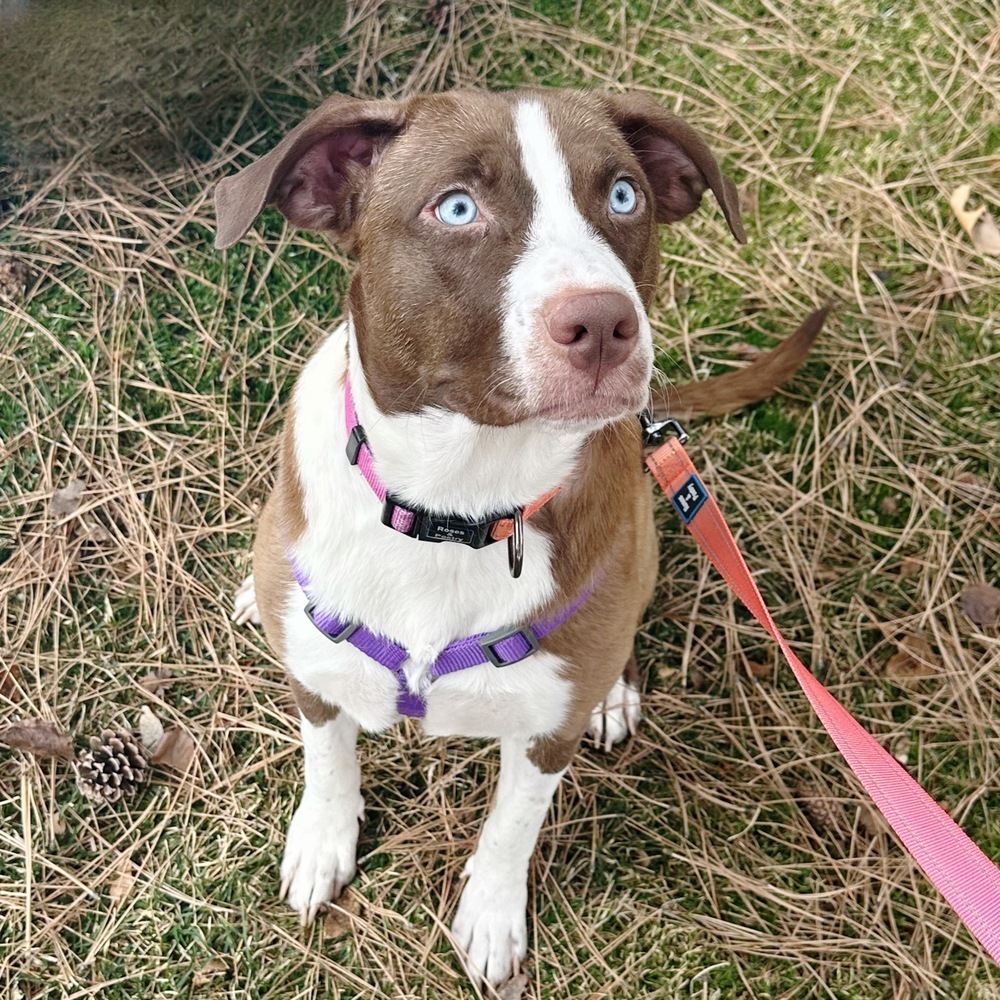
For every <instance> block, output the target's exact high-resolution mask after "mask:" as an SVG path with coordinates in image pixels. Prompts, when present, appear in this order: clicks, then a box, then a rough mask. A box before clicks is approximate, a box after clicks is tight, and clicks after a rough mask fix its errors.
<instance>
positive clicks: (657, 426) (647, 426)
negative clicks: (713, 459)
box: [639, 408, 689, 448]
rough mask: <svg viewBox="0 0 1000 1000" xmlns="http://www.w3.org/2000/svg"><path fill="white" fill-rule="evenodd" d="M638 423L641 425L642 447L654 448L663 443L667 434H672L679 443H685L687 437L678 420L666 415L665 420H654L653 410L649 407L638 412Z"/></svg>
mask: <svg viewBox="0 0 1000 1000" xmlns="http://www.w3.org/2000/svg"><path fill="white" fill-rule="evenodd" d="M639 425H640V426H641V427H642V445H643V447H644V448H656V447H658V446H659V445H661V444H663V441H664V438H666V436H667V435H668V434H673V435H674V437H676V438H677V440H678V441H679V442H680V443H681V444H687V443H688V440H689V437H688V433H687V431H686V430H684V428H683V426H681V422H680V421H679V420H674V419H673V417H667V419H666V420H654V419H653V411H652V410H650V409H649V408H647V409H645V410H643V411H642V413H640V414H639Z"/></svg>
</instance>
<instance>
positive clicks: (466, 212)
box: [434, 191, 479, 226]
mask: <svg viewBox="0 0 1000 1000" xmlns="http://www.w3.org/2000/svg"><path fill="white" fill-rule="evenodd" d="M434 214H435V215H436V216H437V217H438V219H439V220H440V221H441V222H443V223H444V224H445V225H446V226H467V225H468V224H469V223H470V222H475V221H476V218H477V217H478V215H479V208H478V206H477V205H476V203H475V202H474V201H473V200H472V198H471V197H470V196H469V195H467V194H466V193H465V192H464V191H452V193H451V194H447V195H445V196H444V197H443V198H442V199H441V201H439V202H438V206H437V208H435V209H434Z"/></svg>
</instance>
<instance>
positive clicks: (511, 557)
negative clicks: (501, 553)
mask: <svg viewBox="0 0 1000 1000" xmlns="http://www.w3.org/2000/svg"><path fill="white" fill-rule="evenodd" d="M513 520H514V530H513V531H511V533H510V534H509V535H508V536H507V567H508V569H510V575H511V576H512V577H514V579H515V580H516V579H517V578H518V577H519V576H520V575H521V567H522V566H523V565H524V514H523V513H522V511H521V508H520V507H518V508H517V510H515V511H514V518H513Z"/></svg>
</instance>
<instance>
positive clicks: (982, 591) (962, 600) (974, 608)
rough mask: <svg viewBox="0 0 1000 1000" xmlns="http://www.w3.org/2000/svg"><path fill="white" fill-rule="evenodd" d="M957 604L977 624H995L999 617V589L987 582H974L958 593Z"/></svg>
mask: <svg viewBox="0 0 1000 1000" xmlns="http://www.w3.org/2000/svg"><path fill="white" fill-rule="evenodd" d="M958 606H959V607H960V608H961V609H962V613H963V614H964V615H965V616H966V618H968V619H970V620H971V621H973V622H975V623H976V624H977V625H985V626H992V625H996V623H997V619H998V618H1000V590H997V588H996V587H991V586H990V585H989V584H988V583H974V584H972V586H971V587H966V588H965V590H963V591H962V593H961V594H960V595H959V598H958Z"/></svg>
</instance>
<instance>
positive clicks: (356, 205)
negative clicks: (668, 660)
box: [215, 90, 822, 985]
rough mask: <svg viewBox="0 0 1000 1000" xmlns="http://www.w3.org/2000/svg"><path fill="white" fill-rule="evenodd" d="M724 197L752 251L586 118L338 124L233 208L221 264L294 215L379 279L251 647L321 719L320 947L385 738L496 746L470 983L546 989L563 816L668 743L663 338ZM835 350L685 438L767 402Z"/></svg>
mask: <svg viewBox="0 0 1000 1000" xmlns="http://www.w3.org/2000/svg"><path fill="white" fill-rule="evenodd" d="M709 189H710V190H711V191H712V192H713V194H714V196H715V199H716V201H717V203H718V205H719V207H720V209H721V211H722V215H723V217H724V218H725V221H726V223H727V225H728V228H729V230H730V231H731V233H732V235H733V236H734V237H735V238H736V239H737V240H739V241H740V242H743V241H744V239H745V237H744V230H743V226H742V223H741V221H740V214H739V207H738V203H737V192H736V188H735V187H734V185H733V184H732V182H731V181H730V180H729V179H728V178H727V177H725V176H723V174H722V173H721V172H720V170H719V167H718V165H717V163H716V161H715V158H714V157H713V155H712V153H711V152H710V150H709V148H708V146H707V145H706V144H705V142H704V141H703V139H702V138H701V137H700V136H699V135H698V133H697V132H696V131H695V130H694V129H693V128H691V127H690V126H689V125H687V124H686V123H684V122H683V121H681V120H680V119H679V118H677V117H675V116H674V115H672V114H670V113H668V112H667V111H665V110H663V109H662V108H661V107H660V106H659V105H658V104H657V103H656V102H655V101H653V100H652V99H650V98H648V97H645V96H639V95H609V94H602V93H597V92H573V91H561V90H559V91H538V92H535V91H527V92H509V93H490V92H471V91H470V92H450V93H443V94H436V95H430V96H415V97H410V98H407V99H404V100H399V101H392V100H361V99H354V98H351V97H347V96H333V97H330V98H329V99H328V100H327V101H326V102H325V103H323V104H322V105H321V106H320V107H318V108H317V109H316V110H314V111H313V112H312V113H311V114H309V115H308V116H307V117H306V118H305V120H304V121H302V122H301V123H300V124H299V125H298V126H297V127H295V128H294V129H293V130H292V131H291V132H290V133H289V134H288V135H287V136H285V138H283V139H282V140H281V141H280V142H279V143H278V145H277V146H276V147H275V148H274V149H273V150H271V151H270V152H269V153H267V154H266V155H264V156H262V157H261V158H260V159H258V160H256V161H255V162H253V163H251V164H250V165H249V166H247V167H245V168H244V169H243V170H241V171H240V172H239V173H237V174H235V175H233V176H230V177H227V178H225V179H223V180H222V181H220V183H219V184H218V186H217V188H216V194H215V201H216V212H217V239H216V245H217V246H218V247H220V248H225V247H229V246H232V245H233V244H234V243H236V242H237V241H238V240H240V239H241V238H242V237H244V236H245V235H246V233H247V232H248V231H249V229H250V228H251V226H252V225H253V224H254V221H255V219H256V218H257V216H258V215H259V214H260V212H261V211H262V210H263V209H264V208H265V206H267V205H274V206H276V207H277V208H278V210H279V211H280V212H282V213H283V214H284V216H285V218H286V219H287V220H288V221H289V222H290V223H291V224H292V225H294V226H297V227H301V228H305V229H311V230H318V231H321V232H323V233H325V234H327V235H328V236H329V237H330V238H332V239H333V240H334V241H335V242H336V243H337V244H338V245H339V246H340V247H342V248H343V249H344V250H345V251H347V252H348V253H350V254H351V255H352V256H353V257H354V258H355V259H356V260H357V270H356V273H355V274H354V276H353V279H352V281H351V285H350V291H349V294H348V310H347V317H346V319H345V320H344V322H343V323H342V324H341V325H340V326H339V327H338V328H337V329H336V330H335V331H334V332H332V333H331V334H330V335H329V336H328V338H327V339H326V340H325V341H324V342H323V343H322V344H321V346H320V347H319V348H318V350H317V351H316V353H315V354H314V355H313V357H312V358H311V360H310V361H309V362H308V364H307V365H306V367H305V368H304V370H303V371H302V373H301V376H300V377H299V379H298V382H297V384H296V387H295V390H294V393H293V397H292V400H291V406H290V410H289V412H288V416H287V420H286V424H285V429H284V436H283V439H282V444H281V454H280V465H279V470H278V475H277V481H276V483H275V486H274V489H273V491H272V492H271V494H270V497H269V499H268V500H267V503H266V505H265V506H264V508H263V510H262V512H261V515H260V519H259V525H258V530H257V539H256V544H255V547H254V555H253V559H254V563H253V570H254V572H253V575H252V576H251V577H250V578H248V580H247V581H246V582H245V584H244V585H243V587H242V588H241V589H240V591H239V593H238V595H237V606H236V615H235V617H236V618H237V620H240V621H246V620H254V621H260V622H262V623H263V625H264V629H265V632H266V634H267V637H268V640H269V642H270V643H271V645H272V646H273V648H274V650H275V652H276V654H277V656H278V657H280V659H281V661H282V663H283V664H284V665H285V667H286V669H287V673H288V677H289V680H290V683H291V687H292V690H293V693H294V695H295V698H296V701H297V704H298V707H299V710H300V716H301V736H302V745H303V750H304V755H305V787H304V791H303V794H302V799H301V803H300V804H299V806H298V809H297V811H296V812H295V814H294V817H293V819H292V822H291V826H290V828H289V831H288V838H287V845H286V849H285V854H284V859H283V861H282V866H281V895H282V896H283V897H285V898H287V900H288V902H289V903H290V904H291V906H292V907H293V908H294V909H295V910H297V911H298V913H299V914H300V917H301V920H302V922H303V923H304V924H305V923H308V922H309V921H311V920H312V919H313V918H314V917H315V915H316V913H317V911H318V910H319V908H320V907H321V906H323V904H325V903H327V902H329V901H331V900H334V899H336V898H337V896H338V894H339V893H340V892H341V890H342V889H343V888H344V886H345V885H347V883H349V882H350V881H351V879H352V877H353V876H354V873H355V862H356V848H357V840H358V827H359V822H360V820H361V817H362V810H363V803H362V797H361V791H360V770H359V766H358V763H357V760H356V756H355V741H356V737H357V733H358V729H359V727H361V728H364V729H365V730H367V731H370V732H378V731H382V730H385V729H387V728H388V727H390V726H392V725H394V724H396V723H397V722H399V721H400V719H401V718H402V717H404V716H409V717H413V718H416V719H418V720H419V721H420V724H421V726H422V728H423V732H424V733H426V734H428V735H433V736H445V735H463V736H471V737H485V738H494V739H499V741H500V758H501V770H500V777H499V783H498V787H497V790H496V796H495V801H494V803H493V808H492V811H491V812H490V815H489V817H488V819H487V820H486V822H485V825H484V826H483V828H482V831H481V834H480V837H479V841H478V845H477V847H476V850H475V853H474V854H473V855H472V857H470V858H469V860H468V863H467V865H466V869H465V874H466V877H467V881H466V883H465V886H464V890H463V892H462V895H461V899H460V902H459V904H458V909H457V912H456V915H455V917H454V922H453V925H452V930H453V937H454V941H455V943H456V945H457V947H458V949H459V950H460V952H461V954H462V957H463V959H464V962H465V964H466V968H467V969H468V971H469V974H470V976H471V977H472V979H473V980H474V981H480V982H481V981H486V982H488V983H490V984H493V985H496V984H498V983H501V982H502V981H504V980H505V979H507V978H508V977H509V976H511V975H512V973H515V972H516V971H517V970H518V968H519V964H520V962H521V961H522V960H523V959H524V957H525V954H526V947H527V929H526V918H525V909H526V903H527V874H528V866H529V862H530V859H531V856H532V852H533V850H534V846H535V843H536V840H537V837H538V833H539V830H540V828H541V825H542V822H543V820H544V817H545V815H546V813H547V811H548V808H549V805H550V802H551V800H552V796H553V794H554V792H555V790H556V788H557V786H558V785H559V782H560V780H561V778H562V776H563V774H564V772H565V771H566V768H567V766H568V765H569V763H570V761H571V759H572V757H573V755H574V754H575V753H576V751H577V748H578V747H579V746H580V743H581V740H582V738H583V736H584V735H585V734H586V733H588V732H589V733H590V734H591V735H592V736H593V737H594V738H595V739H597V740H598V741H599V742H600V743H602V744H605V745H609V746H610V744H612V743H614V742H617V741H619V740H621V739H623V738H625V737H626V736H627V735H628V734H629V733H631V732H633V731H634V729H635V726H636V724H637V723H638V721H639V717H640V698H639V682H638V677H637V670H636V661H635V657H634V654H633V640H634V636H635V632H636V629H637V627H638V625H639V623H640V621H641V618H642V616H643V613H644V611H645V608H646V606H647V604H648V602H649V600H650V598H651V596H652V593H653V588H654V585H655V582H656V578H657V554H658V548H657V536H656V531H655V528H654V522H653V500H652V493H651V489H650V486H649V482H648V478H647V477H644V475H643V472H642V463H641V459H642V449H643V438H642V434H641V430H640V422H639V420H638V419H637V414H639V413H640V412H641V411H643V410H644V408H646V407H647V404H648V403H649V401H650V388H649V386H650V378H651V374H652V370H653V342H652V337H651V332H650V325H649V321H648V319H647V315H646V310H647V307H648V305H649V303H650V300H651V298H652V296H653V293H654V289H655V286H656V280H657V272H658V267H659V249H658V237H657V233H658V227H659V225H660V224H661V223H672V222H676V221H678V220H680V219H682V218H684V217H685V216H687V215H689V214H690V213H691V212H693V211H694V210H695V209H696V208H697V207H698V205H699V203H700V201H701V198H702V195H703V193H704V192H705V191H707V190H709ZM821 325H822V316H820V315H819V314H813V316H812V317H810V319H809V320H808V321H807V322H806V324H804V325H803V327H802V328H800V330H799V331H797V332H796V333H795V334H793V335H792V337H791V338H789V339H788V340H786V341H785V342H784V343H783V344H781V345H779V346H778V347H777V348H775V349H774V350H773V351H771V352H769V354H767V355H765V356H764V357H763V358H761V359H760V360H759V361H757V362H755V363H754V364H753V365H751V366H749V367H748V368H746V369H741V370H739V371H735V372H733V373H730V374H728V375H726V376H723V377H721V378H720V379H716V380H708V381H706V382H704V383H700V384H695V385H693V386H686V387H681V388H680V389H671V390H670V391H669V392H668V393H660V394H659V396H658V397H657V398H656V403H657V408H658V409H663V408H665V407H666V408H669V410H670V412H671V413H673V414H674V415H677V416H692V415H700V414H709V413H719V412H726V411H728V410H731V409H734V408H736V407H738V406H742V405H745V404H747V403H749V402H753V401H756V400H758V399H761V398H764V397H765V396H767V395H768V394H770V393H771V392H772V391H773V390H774V389H775V388H776V386H777V385H778V384H780V383H781V382H783V381H784V380H785V379H787V378H788V377H789V376H790V375H791V374H792V372H794V371H795V369H796V368H797V367H798V366H799V364H800V363H801V361H802V360H803V358H804V357H805V356H806V353H807V352H808V350H809V346H810V345H811V343H812V339H813V338H814V337H815V335H816V333H817V332H818V328H819V326H821ZM668 396H669V398H667V397H668Z"/></svg>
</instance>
